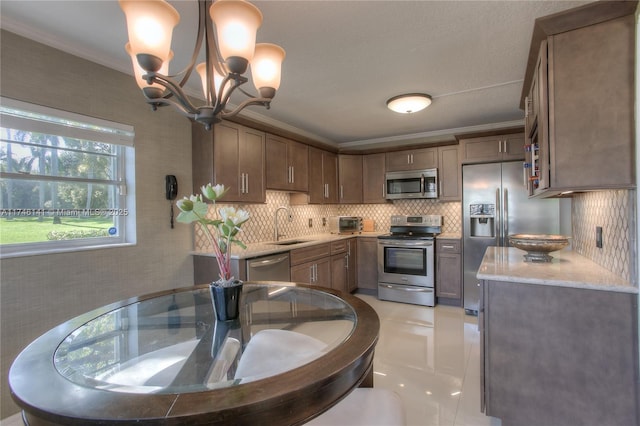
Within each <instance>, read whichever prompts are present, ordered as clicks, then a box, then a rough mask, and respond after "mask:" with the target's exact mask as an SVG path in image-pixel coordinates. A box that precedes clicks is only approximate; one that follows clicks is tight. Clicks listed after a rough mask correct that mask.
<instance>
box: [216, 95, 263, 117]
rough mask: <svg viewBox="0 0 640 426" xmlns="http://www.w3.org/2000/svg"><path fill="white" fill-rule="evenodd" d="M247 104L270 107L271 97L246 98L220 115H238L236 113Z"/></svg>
mask: <svg viewBox="0 0 640 426" xmlns="http://www.w3.org/2000/svg"><path fill="white" fill-rule="evenodd" d="M249 105H262V106H264V107H265V108H266V109H270V108H271V99H270V98H251V99H247V100H245V101H244V102H242V103H241V104H240V105H238V106H237V107H236V108H235V109H234V110H233V111H229V112H222V113H220V117H222V118H229V117H234V116H236V115H238V113H239V112H240V111H242V110H243V109H244V108H245V107H247V106H249Z"/></svg>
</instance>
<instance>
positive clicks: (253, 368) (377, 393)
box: [235, 330, 405, 426]
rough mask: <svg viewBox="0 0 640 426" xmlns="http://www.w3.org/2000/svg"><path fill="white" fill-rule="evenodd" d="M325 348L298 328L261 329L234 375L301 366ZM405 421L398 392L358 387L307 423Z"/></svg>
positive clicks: (358, 425)
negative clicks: (295, 329) (291, 329)
mask: <svg viewBox="0 0 640 426" xmlns="http://www.w3.org/2000/svg"><path fill="white" fill-rule="evenodd" d="M326 347H327V346H326V344H325V343H323V342H321V341H320V340H317V339H315V338H313V337H311V336H307V335H306V334H302V333H297V332H295V331H288V330H262V331H259V332H258V333H256V334H255V335H254V336H253V337H252V338H251V340H249V343H247V346H246V347H245V349H244V351H243V352H242V356H241V357H240V361H239V362H238V368H237V369H236V374H235V378H236V379H241V380H242V382H247V381H251V380H258V379H261V378H264V377H268V376H273V375H276V374H278V373H282V372H284V371H287V370H291V369H293V368H296V367H300V366H301V365H303V364H306V363H308V362H311V361H313V360H314V359H316V358H318V357H319V356H321V355H322V354H323V353H324V350H325V348H326ZM404 423H405V418H404V408H403V406H402V401H401V400H400V397H399V396H398V395H397V394H396V393H395V392H392V391H389V390H386V389H374V388H358V389H355V390H353V391H352V392H351V393H350V394H349V395H347V396H346V397H345V398H344V399H343V400H342V401H340V402H339V403H337V404H336V405H334V406H333V407H331V408H330V409H329V410H327V411H325V412H324V413H322V414H321V415H320V416H318V417H316V418H315V419H313V420H311V421H309V422H307V423H305V425H306V426H345V425H349V426H403V425H404Z"/></svg>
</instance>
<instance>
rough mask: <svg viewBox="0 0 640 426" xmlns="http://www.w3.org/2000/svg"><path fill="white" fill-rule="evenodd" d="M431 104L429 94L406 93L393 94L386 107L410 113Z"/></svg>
mask: <svg viewBox="0 0 640 426" xmlns="http://www.w3.org/2000/svg"><path fill="white" fill-rule="evenodd" d="M429 105H431V96H429V95H426V94H424V93H407V94H405V95H398V96H394V97H393V98H391V99H389V100H388V101H387V107H388V108H389V109H390V110H392V111H395V112H399V113H403V114H411V113H413V112H418V111H422V110H423V109H425V108H426V107H428V106H429Z"/></svg>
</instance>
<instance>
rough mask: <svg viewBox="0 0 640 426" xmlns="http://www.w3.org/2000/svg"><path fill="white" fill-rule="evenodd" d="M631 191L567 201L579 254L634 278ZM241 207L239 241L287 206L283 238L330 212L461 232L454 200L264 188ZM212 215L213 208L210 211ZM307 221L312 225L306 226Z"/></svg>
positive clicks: (268, 237)
mask: <svg viewBox="0 0 640 426" xmlns="http://www.w3.org/2000/svg"><path fill="white" fill-rule="evenodd" d="M635 197H636V192H635V191H633V190H615V191H597V192H585V193H580V194H575V195H574V196H573V199H572V203H571V206H572V207H571V223H572V237H573V239H572V246H573V249H574V250H575V251H577V252H578V253H580V254H581V255H583V256H585V257H587V258H589V259H591V260H593V261H594V262H596V263H597V264H599V265H601V266H602V267H604V268H606V269H607V270H610V271H612V272H614V273H616V274H618V275H619V276H621V277H623V278H625V279H627V280H629V281H631V282H635V281H636V278H635V272H634V271H636V267H637V265H636V262H637V256H636V238H635V235H636V230H635V229H636V223H635V205H636V204H635V203H636V201H635ZM234 205H235V206H236V207H238V208H242V209H245V210H247V211H248V212H249V214H250V215H251V220H250V221H249V222H247V223H246V224H245V225H244V226H243V227H242V231H243V235H242V236H241V239H242V241H244V242H245V243H257V242H261V241H273V240H274V213H275V211H276V209H277V208H278V207H280V206H284V207H287V208H289V209H290V212H291V220H290V221H289V219H288V216H287V213H286V212H285V211H280V212H278V226H279V233H280V234H281V235H282V234H284V237H281V238H284V239H287V238H299V237H304V236H305V235H313V234H320V233H324V232H329V230H328V228H327V226H323V223H322V221H323V218H328V217H329V216H335V215H347V216H362V217H364V218H368V219H373V220H374V221H375V230H376V231H379V232H386V231H387V230H388V229H389V226H390V220H389V218H390V217H391V216H392V215H395V214H401V215H420V214H436V215H441V216H442V232H446V233H458V234H462V213H461V205H460V203H459V202H438V201H436V200H395V201H394V202H393V203H391V202H390V203H385V204H346V205H336V204H329V205H314V204H308V205H290V203H289V194H288V193H286V192H279V191H267V202H266V203H265V204H234ZM209 214H210V215H212V214H213V209H211V208H210V209H209ZM310 223H311V226H309V224H310ZM596 226H601V227H602V228H603V247H602V248H597V247H596V244H595V233H596V231H595V229H596ZM208 246H209V243H208V241H207V240H206V238H205V236H204V235H203V234H202V231H201V230H200V229H199V228H196V232H195V247H196V249H198V250H207V249H208V248H209V247H208Z"/></svg>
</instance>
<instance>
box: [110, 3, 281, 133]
mask: <svg viewBox="0 0 640 426" xmlns="http://www.w3.org/2000/svg"><path fill="white" fill-rule="evenodd" d="M119 2H120V7H121V8H122V10H123V12H124V13H125V16H126V19H127V28H128V34H129V43H127V45H126V46H125V49H126V50H127V53H129V55H130V56H131V60H132V64H133V68H134V74H135V79H136V83H138V86H139V87H140V88H141V89H142V92H143V94H144V96H145V98H146V100H147V103H149V104H150V105H151V106H152V108H153V109H154V110H155V109H157V108H158V107H159V106H164V105H173V106H174V107H175V108H177V109H178V111H180V112H181V113H182V114H184V115H185V116H187V117H189V118H192V119H193V120H195V121H197V122H200V123H202V124H203V125H204V126H205V127H206V128H207V129H211V126H212V125H213V124H214V123H217V122H219V121H220V120H221V119H222V118H227V117H232V116H234V115H236V114H238V113H239V112H240V111H241V110H242V109H243V108H245V107H246V106H248V105H262V106H264V107H266V108H267V109H268V108H269V107H270V105H271V100H272V99H273V97H274V96H275V94H276V91H277V90H278V88H279V87H280V75H281V68H282V61H284V57H285V52H284V50H283V49H282V48H281V47H279V46H276V45H275V44H269V43H259V44H256V33H257V30H258V28H259V27H260V25H261V23H262V13H261V12H260V10H259V9H258V8H257V7H255V6H254V5H252V4H251V3H249V2H247V1H245V0H216V1H215V2H213V1H212V0H198V7H199V20H198V35H197V39H196V44H195V48H194V51H193V55H192V57H191V62H190V63H189V64H188V66H187V67H186V68H185V69H184V70H183V71H181V72H180V73H177V74H175V75H172V76H169V62H170V61H171V59H172V58H173V52H172V50H171V37H172V33H173V28H174V27H175V26H176V25H177V24H178V22H179V21H180V15H179V14H178V12H177V11H176V10H175V9H174V8H173V6H171V5H170V4H169V3H167V2H166V1H165V0H119ZM207 12H208V13H207ZM209 17H210V19H209ZM214 27H215V32H214ZM203 41H204V43H205V55H206V62H203V63H200V64H198V65H197V66H196V64H195V62H196V59H197V56H198V53H199V52H200V50H201V48H202V44H203ZM249 65H251V73H252V77H253V83H254V85H255V87H256V89H257V90H258V95H257V96H253V95H251V94H249V93H247V92H245V91H244V90H243V89H242V88H239V86H241V85H243V84H244V83H246V82H247V81H248V78H247V77H245V76H244V75H243V74H245V73H246V72H247V69H248V68H249ZM194 68H195V69H196V71H197V72H198V74H200V79H201V82H202V89H203V92H204V98H205V104H204V105H201V106H195V105H194V104H193V103H192V102H191V100H190V99H189V98H188V97H187V95H186V94H185V93H184V91H183V87H184V85H185V83H186V82H187V81H188V79H189V77H190V76H191V73H192V72H193V70H194ZM236 89H238V90H239V91H240V92H242V93H243V94H244V95H246V96H247V99H246V100H245V101H244V102H241V103H240V104H239V105H238V106H237V107H235V109H233V110H232V111H227V110H226V107H227V104H228V101H229V98H230V96H231V94H232V93H233V92H234V91H235V90H236Z"/></svg>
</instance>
